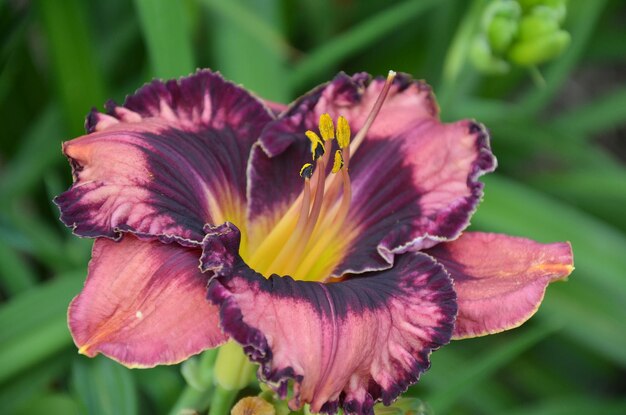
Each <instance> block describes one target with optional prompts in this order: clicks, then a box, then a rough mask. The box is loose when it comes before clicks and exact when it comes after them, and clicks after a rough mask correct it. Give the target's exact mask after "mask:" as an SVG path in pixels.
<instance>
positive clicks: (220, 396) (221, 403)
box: [209, 385, 239, 415]
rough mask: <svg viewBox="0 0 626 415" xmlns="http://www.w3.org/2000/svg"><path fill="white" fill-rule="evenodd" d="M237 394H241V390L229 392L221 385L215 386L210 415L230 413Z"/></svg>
mask: <svg viewBox="0 0 626 415" xmlns="http://www.w3.org/2000/svg"><path fill="white" fill-rule="evenodd" d="M237 393H239V390H229V389H225V388H223V387H221V386H220V385H215V388H214V389H213V396H212V397H211V408H210V409H209V415H224V414H228V413H230V409H231V408H232V407H233V403H234V401H235V397H236V396H237Z"/></svg>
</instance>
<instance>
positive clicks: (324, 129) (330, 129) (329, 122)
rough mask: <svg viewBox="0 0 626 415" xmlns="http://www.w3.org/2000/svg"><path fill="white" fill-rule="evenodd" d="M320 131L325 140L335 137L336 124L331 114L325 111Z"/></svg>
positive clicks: (321, 119)
mask: <svg viewBox="0 0 626 415" xmlns="http://www.w3.org/2000/svg"><path fill="white" fill-rule="evenodd" d="M320 133H321V134H322V138H323V139H324V141H329V140H332V139H334V138H335V126H334V124H333V119H332V118H331V117H330V114H328V113H324V114H322V115H320Z"/></svg>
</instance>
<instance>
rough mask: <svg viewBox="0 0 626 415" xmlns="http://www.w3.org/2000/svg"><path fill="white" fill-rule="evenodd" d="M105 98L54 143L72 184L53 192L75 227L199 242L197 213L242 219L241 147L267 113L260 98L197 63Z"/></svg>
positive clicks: (215, 219) (207, 218)
mask: <svg viewBox="0 0 626 415" xmlns="http://www.w3.org/2000/svg"><path fill="white" fill-rule="evenodd" d="M107 108H108V115H105V114H100V113H97V112H95V111H92V113H91V114H90V115H89V116H88V118H87V128H88V131H89V132H90V134H87V135H85V136H82V137H79V138H77V139H74V140H72V141H69V142H66V143H65V144H64V146H63V151H64V153H65V154H66V156H67V157H68V159H69V160H70V163H71V164H72V167H73V174H74V185H73V186H72V187H71V189H69V190H68V191H67V192H65V193H63V194H61V195H60V196H59V197H57V198H56V200H55V202H56V203H57V204H58V206H59V208H60V210H61V220H62V221H63V222H64V223H65V224H66V225H68V226H71V227H72V228H73V229H74V232H75V233H76V234H78V235H81V236H88V237H98V236H106V237H110V238H119V237H120V236H121V232H124V231H132V232H134V233H136V234H138V235H141V236H155V235H156V236H160V237H161V239H163V240H166V241H170V240H171V239H173V238H178V239H179V240H180V239H188V240H193V241H196V242H200V241H202V238H203V236H204V233H203V231H202V226H203V225H204V224H205V223H214V224H218V223H223V222H224V221H226V220H230V221H235V222H237V223H242V222H243V221H244V220H245V206H246V203H247V202H246V199H247V196H246V168H247V161H248V155H249V153H250V148H251V147H252V145H253V143H254V142H255V141H256V139H257V137H258V135H259V134H260V131H261V130H262V129H263V127H264V126H265V125H266V124H267V123H268V122H269V121H270V120H271V119H272V118H273V117H272V115H271V114H270V112H269V110H268V109H267V107H265V105H264V104H263V103H262V102H261V101H259V100H257V99H256V98H254V97H253V96H251V95H250V94H249V93H248V92H246V91H245V90H244V89H242V88H240V87H237V86H235V85H233V84H231V83H230V82H227V81H225V80H224V79H223V78H222V77H221V76H220V75H217V74H214V73H212V72H210V71H206V70H204V71H199V72H197V73H196V74H194V75H192V76H190V77H187V78H182V79H180V80H178V81H176V80H171V81H167V82H165V83H163V82H161V81H154V82H152V83H150V84H148V85H146V86H144V87H143V88H141V89H140V90H139V91H137V93H135V94H134V95H132V96H129V97H128V98H127V99H126V102H125V104H124V106H116V105H115V104H112V103H109V104H107Z"/></svg>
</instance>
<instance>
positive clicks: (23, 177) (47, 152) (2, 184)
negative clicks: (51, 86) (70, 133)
mask: <svg viewBox="0 0 626 415" xmlns="http://www.w3.org/2000/svg"><path fill="white" fill-rule="evenodd" d="M87 108H88V107H85V108H83V110H82V111H85V110H86V109H87ZM65 135H66V131H65V128H64V127H63V120H62V118H61V111H60V110H59V109H58V108H57V107H55V106H54V105H50V106H48V107H47V108H46V109H45V110H44V111H43V112H42V113H41V114H40V115H37V116H35V117H34V118H33V122H32V126H31V127H30V129H29V130H28V131H27V132H26V133H25V134H24V136H23V137H22V138H21V145H20V149H19V151H18V153H17V154H16V155H15V156H14V157H13V158H12V159H11V160H10V161H9V163H8V164H7V165H6V166H5V168H4V169H3V172H2V175H0V206H2V207H6V206H7V205H8V204H9V203H10V202H11V201H13V200H15V198H16V197H17V196H20V195H23V194H25V193H26V192H28V191H29V190H31V189H32V188H33V186H34V185H35V184H37V183H38V182H40V181H41V179H42V177H43V175H44V172H45V171H46V170H47V169H49V168H50V166H52V165H53V164H54V163H57V162H60V161H62V160H63V155H62V154H61V144H60V143H61V140H62V138H63V137H64V136H65Z"/></svg>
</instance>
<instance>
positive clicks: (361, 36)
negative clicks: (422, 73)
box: [288, 0, 443, 91]
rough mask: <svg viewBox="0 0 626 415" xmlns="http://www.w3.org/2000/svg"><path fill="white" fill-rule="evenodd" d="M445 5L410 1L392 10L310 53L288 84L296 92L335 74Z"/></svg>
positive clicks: (439, 2) (389, 9)
mask: <svg viewBox="0 0 626 415" xmlns="http://www.w3.org/2000/svg"><path fill="white" fill-rule="evenodd" d="M442 3H443V1H436V0H419V1H415V0H406V1H404V2H402V3H400V4H394V5H392V6H390V7H389V8H387V10H385V11H383V12H381V13H377V14H376V15H374V16H373V17H371V18H369V19H368V20H366V21H365V22H363V23H360V24H358V25H355V26H354V27H352V28H351V29H349V30H347V31H345V32H344V33H342V34H340V35H338V36H335V38H334V39H333V40H332V41H330V42H328V43H325V44H324V45H322V46H319V47H318V48H317V49H315V50H313V52H311V53H309V54H308V55H307V56H306V57H305V58H303V59H302V60H301V61H300V62H298V64H297V65H296V67H295V68H294V70H293V71H291V74H290V76H289V78H288V84H289V85H290V87H291V89H292V90H294V91H295V90H298V89H301V88H303V87H305V86H307V85H308V84H310V83H311V81H314V80H315V79H316V78H318V77H319V76H320V75H322V74H324V73H326V72H328V71H332V70H333V69H334V67H335V66H336V65H337V64H338V63H339V62H341V61H342V60H343V59H346V58H348V57H349V56H350V55H354V54H355V53H357V52H360V51H361V50H363V49H364V48H366V47H367V46H368V45H370V44H372V43H373V42H375V41H376V40H379V39H381V38H383V37H384V36H386V35H388V34H389V33H391V32H393V31H395V30H398V27H399V26H402V25H404V24H408V23H410V22H412V21H415V19H416V18H417V17H418V16H419V15H420V14H422V13H424V12H426V11H427V10H428V9H430V8H431V7H433V6H435V5H441V4H442ZM390 69H393V68H390Z"/></svg>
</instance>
